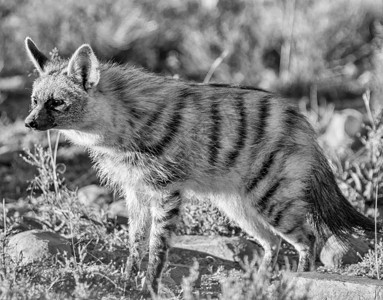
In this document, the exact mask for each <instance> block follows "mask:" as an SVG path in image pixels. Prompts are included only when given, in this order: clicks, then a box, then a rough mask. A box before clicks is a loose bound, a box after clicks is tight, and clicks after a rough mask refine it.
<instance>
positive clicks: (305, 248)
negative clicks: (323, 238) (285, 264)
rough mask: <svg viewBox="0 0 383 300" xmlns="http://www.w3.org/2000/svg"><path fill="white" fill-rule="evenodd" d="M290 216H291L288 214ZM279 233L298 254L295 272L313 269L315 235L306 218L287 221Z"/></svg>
mask: <svg viewBox="0 0 383 300" xmlns="http://www.w3.org/2000/svg"><path fill="white" fill-rule="evenodd" d="M289 217H291V216H289ZM279 233H280V235H281V236H282V237H283V238H284V239H285V240H286V241H288V242H289V243H290V244H292V245H293V246H294V248H295V249H296V250H297V251H298V254H299V263H298V269H297V272H305V271H310V270H314V269H315V240H316V238H315V235H314V233H313V231H312V229H311V228H310V226H309V224H307V222H306V220H302V221H301V222H296V219H293V220H290V222H287V224H286V226H285V227H284V228H283V229H282V230H281V229H279Z"/></svg>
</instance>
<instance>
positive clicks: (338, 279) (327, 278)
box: [283, 272, 383, 300]
mask: <svg viewBox="0 0 383 300" xmlns="http://www.w3.org/2000/svg"><path fill="white" fill-rule="evenodd" d="M283 278H284V279H285V280H286V284H287V286H289V287H290V289H289V290H288V295H286V296H287V297H285V298H286V299H308V300H323V299H327V300H352V299H358V300H370V299H383V282H382V281H381V280H374V279H369V278H362V277H353V276H342V275H336V274H321V273H317V272H306V273H284V275H283Z"/></svg>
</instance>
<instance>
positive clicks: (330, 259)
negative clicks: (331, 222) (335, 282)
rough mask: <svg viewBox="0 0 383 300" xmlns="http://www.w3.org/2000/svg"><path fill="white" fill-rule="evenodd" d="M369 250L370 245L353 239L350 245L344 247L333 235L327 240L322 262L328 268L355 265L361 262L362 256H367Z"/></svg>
mask: <svg viewBox="0 0 383 300" xmlns="http://www.w3.org/2000/svg"><path fill="white" fill-rule="evenodd" d="M368 250H369V246H368V244H367V243H365V242H364V241H362V240H360V239H356V238H354V237H351V238H350V245H343V244H341V242H340V241H339V240H338V239H337V238H336V237H335V236H334V235H332V236H330V237H329V238H328V239H327V241H326V242H325V244H324V246H323V248H322V250H321V251H320V260H321V262H322V263H323V264H324V265H325V266H326V267H338V266H340V265H341V264H346V265H348V264H355V263H357V262H359V261H360V260H361V258H360V256H363V255H364V254H366V253H367V252H368ZM358 253H359V255H360V256H359V255H358Z"/></svg>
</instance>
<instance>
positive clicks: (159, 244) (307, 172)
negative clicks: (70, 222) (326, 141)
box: [25, 38, 374, 293]
mask: <svg viewBox="0 0 383 300" xmlns="http://www.w3.org/2000/svg"><path fill="white" fill-rule="evenodd" d="M25 43H26V49H27V52H28V54H29V57H30V59H31V60H32V62H33V63H34V66H35V67H36V69H37V70H38V72H39V74H40V76H39V77H38V78H37V79H36V81H35V82H34V85H33V92H32V104H31V112H30V114H29V116H28V117H27V118H26V120H25V124H26V126H27V127H30V128H32V129H36V130H48V129H57V130H60V131H61V132H63V133H64V134H65V135H66V137H67V138H68V139H69V140H71V141H72V142H73V143H75V144H78V145H82V146H84V147H85V148H87V149H88V151H89V153H90V155H91V156H92V158H93V160H94V163H95V166H96V168H97V170H98V172H99V175H100V177H101V178H102V179H103V180H104V181H105V182H106V183H107V184H108V185H110V186H111V187H112V188H114V189H115V190H118V191H119V192H120V193H121V194H123V195H124V196H125V198H126V202H127V210H128V212H129V215H130V218H129V236H130V245H129V247H130V255H129V258H128V262H127V267H128V270H129V271H130V272H132V274H133V273H134V272H136V271H137V269H138V268H139V265H138V264H139V261H140V255H141V254H140V251H139V249H140V247H139V245H140V241H141V237H142V235H143V234H144V233H145V231H146V230H148V231H149V235H150V238H149V264H148V269H147V274H146V283H147V286H148V288H151V289H153V291H154V292H155V293H157V291H158V284H159V281H160V277H161V272H162V269H163V266H164V262H165V261H166V256H167V250H168V249H169V243H170V236H171V233H172V231H174V228H175V226H176V222H177V217H178V215H179V212H180V206H181V205H182V203H184V200H185V199H188V198H190V197H192V196H193V197H197V198H200V199H210V201H211V202H212V204H214V205H215V206H217V207H218V208H219V209H220V210H221V211H222V212H224V213H225V214H226V215H227V216H228V217H229V218H230V219H231V220H233V221H234V222H236V223H237V224H238V225H239V226H240V227H241V228H242V229H243V230H245V231H246V232H247V233H248V234H249V235H251V236H253V237H254V238H255V239H256V240H257V241H258V242H259V243H260V244H261V245H262V247H263V248H264V250H265V255H264V258H263V261H262V263H261V269H263V268H266V267H267V266H268V265H269V264H270V262H271V260H272V257H273V249H274V246H275V245H276V244H277V243H278V242H279V237H282V238H283V239H285V240H286V241H288V242H289V243H291V244H292V245H293V246H294V247H295V248H296V250H297V251H298V253H299V265H298V271H306V270H308V269H309V268H310V266H313V260H314V256H315V255H314V252H315V250H314V249H315V240H316V237H317V236H319V237H320V236H322V235H323V234H324V233H325V232H331V233H333V234H335V235H336V236H337V237H338V238H339V239H340V240H342V241H347V239H348V237H349V236H350V233H351V232H352V231H353V230H354V229H356V228H361V229H365V230H373V229H374V223H373V222H372V221H371V220H370V219H368V218H366V217H365V216H363V215H362V214H360V213H358V212H357V211H356V210H355V209H354V208H353V207H352V206H351V204H350V203H349V202H348V201H347V200H346V199H345V197H344V196H343V195H342V193H341V191H340V189H339V187H338V186H337V184H336V181H335V178H334V175H333V173H332V171H331V169H330V167H329V164H328V161H327V159H326V158H325V156H324V155H323V153H322V150H321V149H320V147H319V146H318V144H317V142H316V139H315V134H314V131H313V129H312V127H311V126H310V124H309V123H308V122H307V120H306V119H305V117H304V116H303V115H301V114H300V113H299V112H298V111H297V110H296V109H295V108H293V107H290V106H288V105H287V104H286V103H285V102H284V101H283V99H281V98H280V97H278V96H277V95H275V94H273V93H269V92H266V91H264V90H260V89H255V88H250V87H242V86H232V85H224V84H196V83H190V82H184V81H180V80H175V79H171V78H165V77H162V76H157V75H154V74H151V73H148V72H145V71H143V70H141V69H137V68H134V67H130V66H121V65H116V64H110V63H102V62H100V61H99V60H98V59H97V58H96V56H95V54H94V52H93V50H92V48H91V47H90V46H89V45H86V44H85V45H82V46H81V47H79V48H78V49H77V50H76V52H75V53H74V54H73V56H72V57H71V58H70V59H69V60H62V59H55V60H49V59H48V58H47V57H46V56H45V55H44V54H43V53H42V52H40V50H39V49H38V48H37V47H36V45H35V44H34V43H33V41H32V40H31V39H30V38H27V39H26V41H25Z"/></svg>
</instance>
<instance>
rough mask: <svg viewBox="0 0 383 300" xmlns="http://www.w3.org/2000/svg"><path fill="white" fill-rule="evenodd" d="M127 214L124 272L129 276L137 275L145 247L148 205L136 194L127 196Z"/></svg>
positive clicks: (148, 219)
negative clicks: (126, 246) (127, 237)
mask: <svg viewBox="0 0 383 300" xmlns="http://www.w3.org/2000/svg"><path fill="white" fill-rule="evenodd" d="M127 199H128V200H127V209H128V215H129V257H128V260H127V264H126V272H127V274H128V275H129V277H130V278H133V277H135V276H136V275H137V273H138V271H139V269H140V263H141V259H142V258H143V256H144V254H145V252H146V250H147V248H146V247H145V246H146V245H147V239H146V238H145V236H146V235H147V233H148V227H149V223H150V218H149V216H150V215H149V207H148V206H147V205H145V202H144V201H140V200H139V199H137V197H136V195H134V196H133V195H130V197H129V198H127Z"/></svg>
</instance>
